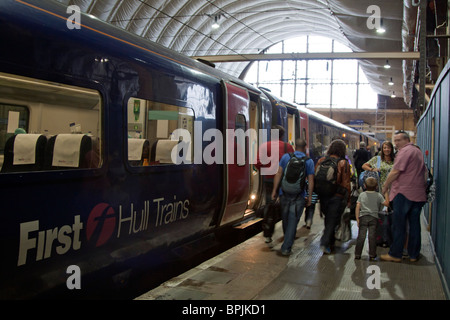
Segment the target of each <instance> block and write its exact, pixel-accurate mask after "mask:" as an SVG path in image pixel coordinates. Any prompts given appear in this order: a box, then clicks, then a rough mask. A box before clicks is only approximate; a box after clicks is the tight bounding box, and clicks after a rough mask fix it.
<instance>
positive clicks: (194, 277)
mask: <svg viewBox="0 0 450 320" xmlns="http://www.w3.org/2000/svg"><path fill="white" fill-rule="evenodd" d="M303 219H304V215H303V216H302V218H301V220H300V222H299V225H298V229H297V238H296V240H295V243H294V247H293V250H292V252H293V253H292V254H291V255H290V256H289V257H285V256H281V255H280V254H279V253H278V251H279V250H280V247H281V244H282V241H283V232H282V229H281V222H279V223H277V225H276V228H275V233H274V236H273V247H272V248H270V247H269V246H268V245H267V244H266V243H265V242H264V238H263V236H262V233H259V234H258V235H256V236H254V237H253V238H251V239H249V240H247V241H245V242H243V243H241V244H240V245H238V246H236V247H234V248H232V249H230V250H228V251H226V252H224V253H222V254H220V255H218V256H216V257H214V258H212V259H210V260H208V261H206V262H204V263H202V264H200V265H198V266H197V267H195V268H193V269H191V270H189V271H187V272H185V273H183V274H181V275H179V276H177V277H175V278H172V279H170V280H169V281H167V282H165V283H163V284H162V285H161V286H159V287H157V288H155V289H153V290H151V291H149V292H147V293H145V294H143V295H141V296H139V297H137V298H136V300H372V299H377V300H415V299H419V300H445V299H446V297H445V293H444V289H443V286H442V283H441V280H440V277H439V273H438V269H437V266H436V264H435V262H434V261H435V260H434V253H433V250H432V245H431V243H430V237H429V234H428V231H427V229H426V226H425V225H424V222H423V221H424V219H422V251H421V254H422V257H421V259H419V261H417V262H415V263H412V262H409V260H403V262H402V263H393V262H385V261H369V257H368V252H367V251H368V243H367V240H366V244H365V246H364V249H363V255H362V258H361V260H354V250H355V242H356V237H357V234H358V229H357V226H356V221H352V239H351V240H350V241H347V242H345V243H341V242H336V246H337V247H336V252H335V253H333V254H331V255H323V253H322V251H321V250H320V248H319V244H320V237H321V234H322V230H323V219H322V218H321V217H320V216H319V214H318V210H316V214H315V216H314V223H313V225H312V227H311V229H309V230H308V229H306V228H305V227H304V226H303V225H304V223H303ZM387 251H388V249H387V248H381V247H378V249H377V254H378V256H380V255H381V254H384V253H386V252H387ZM371 268H373V269H371ZM377 277H378V278H377ZM377 280H379V282H378V284H379V288H377V287H378V285H377Z"/></svg>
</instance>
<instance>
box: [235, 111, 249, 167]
mask: <svg viewBox="0 0 450 320" xmlns="http://www.w3.org/2000/svg"><path fill="white" fill-rule="evenodd" d="M239 129H242V132H240V130H239ZM238 130H239V131H238ZM246 131H247V123H246V120H245V116H244V115H243V114H237V115H236V119H235V132H236V134H235V138H234V146H235V147H234V148H235V153H234V157H235V162H234V163H236V164H237V165H238V166H244V165H245V159H247V148H246V142H245V132H246ZM240 134H242V137H243V139H244V143H242V138H239V135H240Z"/></svg>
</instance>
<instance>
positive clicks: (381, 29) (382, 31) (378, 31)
mask: <svg viewBox="0 0 450 320" xmlns="http://www.w3.org/2000/svg"><path fill="white" fill-rule="evenodd" d="M385 32H386V29H385V28H383V27H379V28H378V29H377V33H385Z"/></svg>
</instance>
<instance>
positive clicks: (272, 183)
mask: <svg viewBox="0 0 450 320" xmlns="http://www.w3.org/2000/svg"><path fill="white" fill-rule="evenodd" d="M275 129H278V130H279V137H280V141H269V143H278V146H279V151H280V154H279V167H278V171H277V173H276V174H275V175H274V176H271V177H264V182H265V184H264V185H265V188H266V195H267V199H266V200H267V202H269V201H272V202H275V201H276V202H278V201H279V203H280V205H281V220H282V227H283V233H284V241H283V244H282V246H281V254H282V255H289V254H291V250H292V245H293V243H294V239H295V234H296V230H297V225H298V222H299V220H300V217H301V215H302V213H303V210H304V209H305V208H306V210H305V212H306V213H307V214H306V215H307V218H306V219H305V221H306V223H307V224H306V226H307V227H308V228H309V227H310V226H311V222H312V214H313V213H314V206H315V202H316V201H317V199H319V201H320V207H321V212H322V213H323V215H324V227H325V228H324V231H323V234H322V237H321V239H320V246H321V249H322V251H323V253H324V254H331V253H332V252H333V250H334V244H335V240H336V239H335V230H336V228H337V226H338V225H339V224H340V222H341V216H342V214H343V213H344V210H345V209H346V208H350V206H351V190H352V189H351V183H352V182H351V178H352V174H351V171H352V170H351V167H350V164H349V162H348V160H347V159H346V151H347V150H346V148H347V147H346V144H345V142H344V141H343V140H340V139H335V140H333V141H332V142H331V144H330V145H329V147H328V150H327V152H326V155H325V156H324V157H322V158H320V159H319V161H318V162H317V163H316V165H314V162H313V160H312V159H309V158H308V157H307V156H306V141H305V140H303V139H297V140H296V141H295V150H293V148H292V146H290V145H289V144H287V143H285V142H283V141H281V140H282V137H283V134H284V129H283V128H282V127H281V126H277V127H276V128H275ZM394 144H395V149H396V150H397V153H394V145H393V144H392V143H391V142H389V141H385V142H384V143H383V144H382V147H381V150H380V152H379V154H378V155H375V156H374V157H372V158H368V159H366V160H365V162H363V164H362V165H360V170H358V174H360V172H362V171H366V172H368V173H373V174H375V177H376V178H375V177H373V176H372V177H371V175H369V174H367V175H366V176H367V177H368V178H367V179H366V180H365V181H364V185H363V186H361V187H364V192H362V193H360V194H359V196H358V200H357V202H356V215H355V218H356V221H357V224H358V227H359V234H358V238H357V241H356V247H355V259H360V257H361V252H362V249H363V246H364V242H365V238H366V233H367V231H369V235H368V240H369V241H368V242H369V258H370V259H371V260H373V259H377V255H376V228H377V225H378V214H379V212H381V211H383V210H384V211H388V212H389V213H390V214H391V216H392V229H391V231H392V243H391V244H390V248H389V252H388V253H387V254H383V255H381V257H380V258H381V260H385V261H392V262H401V261H402V258H405V255H406V254H409V258H410V261H412V262H415V261H417V259H418V258H419V255H420V249H421V230H420V213H421V209H422V206H423V205H424V204H425V202H426V200H427V195H426V180H425V174H426V167H425V163H424V157H423V155H422V152H421V151H420V149H419V148H418V147H417V146H415V145H414V144H412V143H411V141H410V137H409V135H408V134H407V133H406V132H405V131H398V132H396V134H395V135H394ZM361 147H362V148H364V147H365V146H364V145H361ZM294 156H295V157H296V158H297V159H303V161H304V167H305V169H304V170H305V171H306V172H305V174H304V179H305V180H306V184H304V185H305V187H303V188H301V189H299V191H298V193H297V194H289V193H287V192H283V188H281V185H282V181H283V179H286V178H285V173H286V171H287V169H286V168H287V166H288V163H290V160H291V158H292V157H294ZM329 160H334V162H335V164H336V165H335V166H336V167H337V170H336V171H337V175H336V176H335V183H336V185H337V188H336V189H335V190H336V192H335V193H334V194H331V195H324V194H320V193H319V192H317V193H318V194H316V193H315V190H316V189H317V188H315V187H314V183H316V184H317V185H319V183H318V182H319V180H317V179H318V172H319V170H318V169H319V167H320V166H321V165H322V166H324V165H325V163H326V162H327V161H329ZM290 170H291V169H290ZM333 190H334V189H333ZM360 190H361V189H360ZM270 191H271V192H270ZM311 209H312V211H311ZM408 229H409V231H408ZM264 236H265V237H266V242H267V243H270V242H271V241H272V239H271V235H270V234H264ZM406 250H407V253H406V252H405V251H406Z"/></svg>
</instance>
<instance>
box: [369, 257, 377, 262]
mask: <svg viewBox="0 0 450 320" xmlns="http://www.w3.org/2000/svg"><path fill="white" fill-rule="evenodd" d="M369 261H378V257H377V256H375V257H369Z"/></svg>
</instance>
